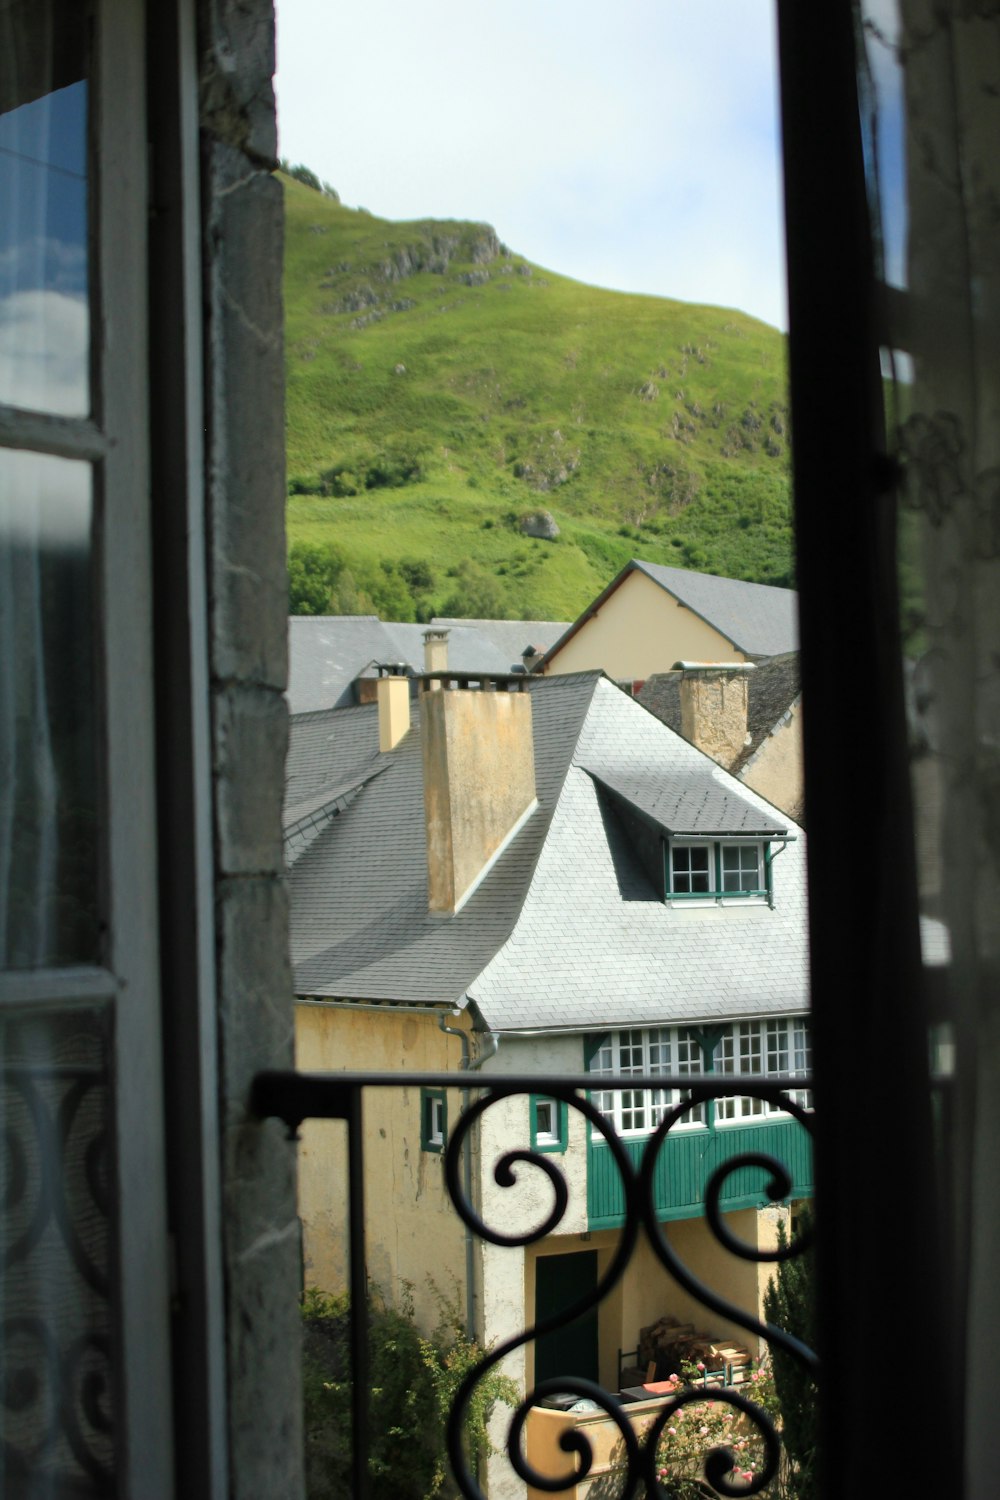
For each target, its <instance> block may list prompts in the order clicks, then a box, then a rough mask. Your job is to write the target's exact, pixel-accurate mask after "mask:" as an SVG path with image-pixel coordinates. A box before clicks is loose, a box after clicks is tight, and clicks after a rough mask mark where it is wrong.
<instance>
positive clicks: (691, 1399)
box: [654, 1360, 778, 1500]
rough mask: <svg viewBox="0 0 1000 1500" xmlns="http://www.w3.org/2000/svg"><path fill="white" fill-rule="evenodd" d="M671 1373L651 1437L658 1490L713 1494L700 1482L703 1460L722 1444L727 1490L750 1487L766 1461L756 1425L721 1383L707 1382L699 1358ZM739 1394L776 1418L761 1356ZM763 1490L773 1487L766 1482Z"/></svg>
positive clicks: (690, 1499) (690, 1496)
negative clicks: (668, 1389)
mask: <svg viewBox="0 0 1000 1500" xmlns="http://www.w3.org/2000/svg"><path fill="white" fill-rule="evenodd" d="M670 1379H671V1383H672V1385H673V1387H674V1391H673V1394H669V1393H668V1395H667V1400H668V1402H669V1403H670V1404H669V1405H668V1408H667V1411H668V1415H667V1417H666V1418H665V1419H664V1418H660V1421H661V1422H663V1425H662V1427H661V1428H660V1432H659V1437H658V1438H657V1440H656V1478H657V1481H658V1484H659V1488H660V1493H661V1494H662V1495H669V1496H670V1497H671V1500H697V1497H701V1496H704V1495H706V1494H716V1493H717V1491H716V1490H714V1489H712V1488H711V1486H709V1485H706V1482H705V1475H706V1460H707V1458H708V1456H709V1454H710V1453H712V1451H713V1450H722V1452H723V1453H724V1454H725V1455H726V1456H727V1457H728V1458H729V1460H730V1467H729V1469H728V1471H727V1472H725V1483H726V1487H727V1489H728V1490H729V1492H730V1493H734V1494H738V1493H740V1491H741V1490H743V1489H746V1490H749V1489H750V1488H751V1486H752V1485H753V1483H754V1481H755V1480H756V1479H757V1477H758V1475H759V1474H760V1473H761V1471H762V1469H763V1466H764V1463H765V1446H764V1438H763V1435H762V1433H761V1430H760V1428H759V1427H758V1426H757V1425H756V1423H755V1422H754V1421H753V1419H752V1417H751V1416H749V1415H748V1414H747V1413H746V1412H745V1411H744V1410H743V1409H742V1408H741V1406H740V1405H738V1404H737V1403H736V1402H735V1401H733V1400H731V1399H730V1398H729V1397H728V1396H727V1393H726V1390H725V1389H724V1388H723V1387H720V1386H711V1385H709V1384H707V1382H706V1371H705V1366H704V1364H702V1363H700V1362H699V1363H698V1364H685V1365H682V1367H681V1373H680V1374H675V1375H672V1376H671V1377H670ZM702 1392H704V1395H702ZM741 1394H743V1395H745V1396H746V1397H747V1398H748V1399H749V1400H750V1401H752V1402H753V1404H754V1405H755V1406H757V1407H760V1408H761V1409H762V1410H763V1411H764V1412H765V1413H767V1415H768V1416H770V1417H771V1418H772V1420H774V1419H776V1418H777V1416H778V1407H777V1400H776V1397H775V1393H774V1381H773V1378H772V1376H771V1371H770V1366H769V1365H768V1364H767V1363H766V1362H765V1361H763V1360H761V1361H758V1362H757V1363H756V1364H755V1365H754V1366H753V1368H752V1370H751V1371H750V1373H749V1379H748V1380H747V1381H746V1383H745V1385H744V1386H743V1388H742V1390H741ZM654 1430H655V1429H654ZM767 1493H772V1494H773V1493H775V1492H774V1491H773V1490H772V1487H771V1486H770V1485H769V1486H768V1489H767Z"/></svg>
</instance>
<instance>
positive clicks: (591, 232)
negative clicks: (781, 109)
mask: <svg viewBox="0 0 1000 1500" xmlns="http://www.w3.org/2000/svg"><path fill="white" fill-rule="evenodd" d="M278 65H279V72H278V79H277V84H278V104H279V112H278V121H279V132H280V140H281V151H282V154H283V155H285V156H289V157H291V158H292V159H293V160H295V161H304V162H306V163H307V164H308V165H309V166H311V167H312V168H313V170H314V171H316V172H317V173H318V174H319V175H320V176H321V177H323V178H326V179H327V180H329V181H331V182H332V183H333V184H334V186H335V187H336V188H337V189H338V191H339V192H340V194H341V197H342V198H343V200H344V201H345V203H351V204H358V203H362V204H364V205H365V206H366V207H367V208H369V209H371V211H372V212H373V213H376V214H381V215H384V216H385V217H387V218H392V219H405V218H418V217H425V216H434V217H453V218H474V219H487V220H489V221H490V222H491V223H493V224H494V225H495V226H496V228H497V231H498V233H499V234H500V236H501V238H502V239H504V240H505V241H506V242H507V243H508V244H510V245H511V246H512V247H513V248H514V249H516V250H519V251H521V252H522V253H523V254H525V255H527V256H529V257H530V258H531V259H532V260H535V261H538V262H540V263H541V264H543V265H546V266H548V267H550V268H551V269H553V270H557V271H561V272H563V273H564V274H566V275H569V276H575V277H577V278H578V279H580V280H584V281H595V282H598V283H599V284H602V285H607V286H619V287H623V288H625V289H628V290H636V291H646V292H652V293H656V294H658V295H661V296H674V297H682V298H689V297H692V296H695V297H697V299H698V300H704V301H713V302H717V303H721V304H723V305H739V306H742V307H743V308H745V309H746V310H747V311H750V312H754V313H757V314H758V315H759V316H762V317H766V318H768V319H769V320H770V321H772V322H777V321H780V320H783V317H784V269H783V261H782V247H781V231H780V223H781V219H780V175H779V161H778V158H779V146H778V136H777V128H776V103H775V94H776V85H775V63H774V28H773V16H772V5H771V3H770V0H620V3H619V4H618V6H617V7H615V8H614V10H612V9H611V7H609V6H608V5H607V4H606V0H601V3H598V0H505V3H504V4H503V5H489V6H487V5H484V4H482V3H474V0H437V3H436V4H435V6H434V7H433V8H432V9H431V10H430V11H427V10H426V9H425V10H421V9H419V8H414V7H412V6H403V5H401V4H400V3H399V0H364V3H362V0H340V3H339V4H338V5H336V6H329V5H327V4H326V3H325V0H279V5H278ZM720 241H721V243H720ZM723 249H724V250H725V254H722V253H721V251H722V250H723ZM710 266H711V267H714V268H715V274H716V275H717V276H718V277H719V278H720V280H719V281H718V282H712V283H707V282H706V278H705V276H704V275H703V274H701V272H702V271H704V270H705V269H707V268H708V267H710ZM692 287H696V288H697V290H696V291H692V290H691V288H692Z"/></svg>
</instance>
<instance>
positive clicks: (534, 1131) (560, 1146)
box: [529, 1094, 569, 1152]
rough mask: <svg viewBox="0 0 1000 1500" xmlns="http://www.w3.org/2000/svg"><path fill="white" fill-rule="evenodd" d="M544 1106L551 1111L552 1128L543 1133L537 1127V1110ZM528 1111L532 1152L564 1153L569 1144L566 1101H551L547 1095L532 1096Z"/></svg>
mask: <svg viewBox="0 0 1000 1500" xmlns="http://www.w3.org/2000/svg"><path fill="white" fill-rule="evenodd" d="M545 1106H548V1107H549V1108H550V1109H551V1110H552V1124H553V1128H552V1129H551V1130H545V1131H543V1130H542V1129H541V1128H540V1126H539V1110H540V1109H541V1108H543V1107H545ZM529 1109H530V1115H531V1149H532V1151H541V1152H564V1151H565V1150H566V1148H567V1146H568V1144H569V1107H568V1105H567V1103H566V1100H565V1099H553V1098H552V1097H551V1095H549V1094H532V1096H531V1100H530V1102H529Z"/></svg>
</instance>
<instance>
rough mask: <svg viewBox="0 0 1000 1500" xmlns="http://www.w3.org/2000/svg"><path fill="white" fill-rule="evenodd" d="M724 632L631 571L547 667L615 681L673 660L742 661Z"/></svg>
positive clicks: (659, 669) (648, 673)
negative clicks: (598, 671) (603, 674)
mask: <svg viewBox="0 0 1000 1500" xmlns="http://www.w3.org/2000/svg"><path fill="white" fill-rule="evenodd" d="M745 660H746V658H745V656H744V655H743V653H742V652H741V651H737V650H736V649H735V647H734V646H733V645H732V643H731V642H730V641H727V640H726V638H725V636H722V635H720V634H719V632H718V631H717V630H715V629H713V627H712V626H711V625H708V624H706V622H705V621H704V620H702V619H699V617H698V616H697V615H696V614H694V613H693V611H691V610H690V609H686V608H685V607H684V606H683V605H682V604H679V603H678V602H677V600H676V599H675V598H674V597H673V595H671V594H668V593H667V592H666V590H665V589H662V588H661V587H660V585H659V584H657V583H653V581H652V579H650V578H647V577H646V575H645V573H639V572H634V573H629V574H628V576H627V577H626V578H625V580H624V582H623V583H621V584H620V585H619V586H618V588H616V589H615V591H614V593H613V594H611V595H609V597H608V598H607V599H606V600H605V602H604V603H603V604H602V605H601V608H600V610H599V611H598V613H597V614H596V615H592V616H591V618H590V619H589V620H587V621H585V623H584V624H583V625H581V627H580V629H579V630H578V631H577V632H576V634H575V635H574V636H573V637H572V638H571V639H570V640H569V641H568V642H567V643H566V645H565V646H563V648H562V650H561V651H560V652H559V653H558V654H557V655H556V656H555V657H554V658H553V661H552V664H551V666H549V667H548V668H547V669H546V670H547V671H549V672H553V673H559V674H562V673H566V672H585V671H590V670H592V669H594V668H596V667H600V668H602V669H603V670H604V671H605V672H606V673H607V674H608V676H609V677H612V678H614V679H615V680H616V681H622V680H625V679H632V680H633V681H635V680H636V679H640V678H641V679H642V680H645V679H646V678H647V677H652V675H653V673H654V672H669V670H670V668H671V667H672V666H673V665H674V663H675V662H677V661H745Z"/></svg>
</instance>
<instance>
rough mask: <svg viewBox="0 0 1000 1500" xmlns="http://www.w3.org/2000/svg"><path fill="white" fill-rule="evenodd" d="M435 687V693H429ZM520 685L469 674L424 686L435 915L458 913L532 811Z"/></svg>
mask: <svg viewBox="0 0 1000 1500" xmlns="http://www.w3.org/2000/svg"><path fill="white" fill-rule="evenodd" d="M515 685H516V687H515ZM432 687H436V688H437V689H438V690H437V691H433V692H432V691H430V689H431V688H432ZM523 687H524V678H523V677H522V676H517V677H514V676H507V675H500V676H489V677H474V676H472V674H466V673H460V674H454V675H452V676H451V677H450V678H447V679H446V680H445V681H444V682H440V683H431V682H428V681H427V680H426V679H424V682H423V683H422V689H423V690H422V692H421V694H420V737H421V741H422V745H423V757H424V809H425V814H426V819H427V885H428V906H429V908H430V910H431V911H432V912H442V913H444V912H447V913H451V912H455V911H457V910H458V908H459V907H460V906H461V905H462V902H463V901H464V900H465V898H466V897H467V896H469V895H470V894H471V893H472V891H473V890H474V889H475V887H476V885H478V883H479V880H480V879H481V877H482V876H483V874H484V873H485V871H486V869H487V867H488V866H489V864H490V862H491V860H492V859H493V857H494V856H495V855H496V854H497V852H498V851H499V850H500V849H501V848H502V846H503V845H504V844H505V843H506V842H507V840H508V839H509V838H510V836H511V834H512V833H513V832H514V831H515V830H516V829H517V828H518V827H519V826H520V824H521V822H522V821H523V820H524V819H525V817H526V816H527V815H528V813H530V812H531V811H532V810H533V809H534V807H535V751H534V741H533V739H532V732H531V695H530V694H529V693H527V692H525V691H522V689H523ZM512 689H514V690H512Z"/></svg>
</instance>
